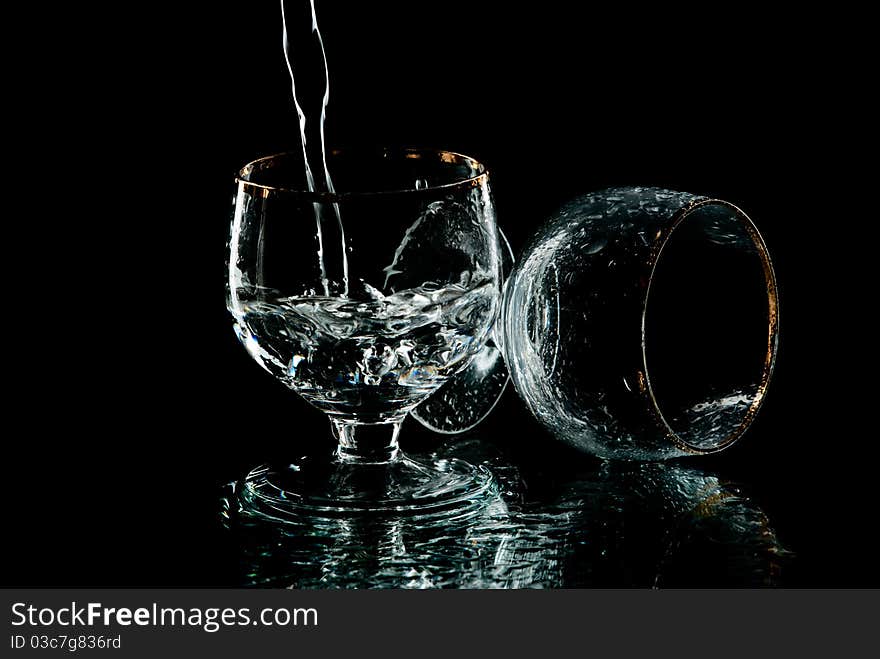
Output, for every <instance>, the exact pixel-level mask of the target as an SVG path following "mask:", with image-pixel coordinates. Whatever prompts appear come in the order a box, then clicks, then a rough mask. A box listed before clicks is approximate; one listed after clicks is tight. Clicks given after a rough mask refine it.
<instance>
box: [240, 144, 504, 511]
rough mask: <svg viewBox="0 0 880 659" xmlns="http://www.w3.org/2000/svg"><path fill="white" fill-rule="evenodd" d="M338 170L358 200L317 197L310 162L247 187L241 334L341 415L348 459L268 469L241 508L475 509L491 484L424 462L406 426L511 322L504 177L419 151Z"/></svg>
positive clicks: (341, 446) (343, 156) (338, 181)
mask: <svg viewBox="0 0 880 659" xmlns="http://www.w3.org/2000/svg"><path fill="white" fill-rule="evenodd" d="M328 169H329V171H330V172H332V174H333V179H334V182H335V187H336V189H337V190H340V191H342V192H334V193H323V192H307V191H304V188H306V185H305V175H304V168H303V162H302V158H301V156H299V155H297V154H280V155H275V156H269V157H266V158H261V159H259V160H256V161H254V162H252V163H250V164H248V165H247V166H245V167H244V168H243V169H242V170H241V171H240V173H239V175H238V177H237V180H236V184H237V194H236V199H235V207H234V213H233V219H232V226H231V233H230V240H229V253H228V281H227V306H228V309H229V311H230V313H231V314H232V317H233V319H234V321H235V331H236V333H237V335H238V337H239V339H240V340H241V343H242V344H243V345H244V347H245V348H246V349H247V350H248V352H249V353H250V355H251V356H252V357H253V358H254V360H256V361H257V363H259V364H260V365H261V366H262V367H263V368H264V369H265V370H266V371H268V372H269V373H271V374H272V375H274V376H275V377H276V378H277V379H278V380H280V381H281V382H282V383H283V384H285V385H286V386H287V387H289V388H290V389H292V390H293V391H295V392H297V393H298V394H300V395H301V396H303V398H305V399H306V400H307V401H308V402H309V403H311V404H312V405H313V406H315V407H316V408H318V409H319V410H321V411H323V412H324V413H326V414H327V415H328V416H329V418H330V422H331V424H330V425H331V428H332V432H333V435H334V437H335V439H336V443H337V446H336V450H335V453H334V454H333V455H332V457H327V458H325V457H324V456H320V455H317V456H310V457H308V458H305V459H302V460H300V461H299V462H296V463H290V462H289V461H288V462H286V463H285V465H284V467H260V468H258V469H255V470H253V471H252V472H251V473H250V474H248V476H247V477H246V478H245V479H244V480H243V481H242V482H241V483H240V487H239V498H240V501H241V505H242V506H243V508H245V509H247V510H248V511H250V512H252V513H255V514H259V515H264V516H269V517H276V518H279V519H290V518H295V519H300V518H302V517H303V516H304V515H305V516H310V515H318V516H323V515H334V514H350V513H353V512H363V511H393V512H395V513H412V514H416V515H432V514H436V513H440V512H444V511H448V510H449V509H450V508H457V507H458V506H460V505H471V504H472V503H473V502H474V501H478V500H479V499H480V497H481V495H482V494H484V493H485V492H486V491H487V490H488V489H489V488H490V487H491V475H490V474H489V473H488V471H486V470H485V469H483V468H478V467H473V466H471V465H469V464H467V463H463V462H461V461H457V460H437V461H434V462H418V461H415V460H412V459H410V458H408V457H406V456H404V455H403V454H402V453H401V452H400V450H399V448H398V441H397V440H398V434H399V432H400V424H401V423H402V421H403V420H404V418H405V417H406V415H407V414H408V413H409V412H410V411H411V410H412V409H413V408H414V407H415V406H416V405H418V404H419V403H420V402H422V401H423V400H424V399H425V398H426V397H428V396H429V395H430V394H431V393H432V392H434V391H435V390H436V389H438V388H439V387H440V386H441V385H442V384H443V383H444V382H445V381H446V380H447V379H448V378H449V377H451V376H452V375H454V374H456V373H458V372H459V371H461V370H462V369H464V368H465V367H466V366H467V365H468V364H469V362H470V361H471V359H472V358H473V356H474V355H475V354H476V353H477V352H478V351H479V350H480V348H481V347H482V346H483V344H484V343H485V342H486V339H487V338H488V336H489V331H490V328H491V327H492V323H493V322H494V320H495V316H496V313H497V309H498V306H499V297H500V295H499V279H500V260H499V246H498V237H497V228H496V225H495V212H494V207H493V203H492V198H491V194H490V191H489V183H488V173H487V171H486V169H485V167H484V166H483V165H481V164H480V163H479V162H477V161H475V160H473V159H472V158H469V157H466V156H462V155H460V154H456V153H451V152H446V151H430V150H415V149H386V150H383V151H380V152H358V151H352V152H334V153H333V154H331V156H330V158H329V160H328ZM298 439H299V440H300V441H301V440H302V438H298V437H297V436H296V433H295V432H294V433H292V435H291V438H290V441H291V454H292V455H299V454H300V453H299V452H298V451H296V449H295V443H296V442H297V441H298Z"/></svg>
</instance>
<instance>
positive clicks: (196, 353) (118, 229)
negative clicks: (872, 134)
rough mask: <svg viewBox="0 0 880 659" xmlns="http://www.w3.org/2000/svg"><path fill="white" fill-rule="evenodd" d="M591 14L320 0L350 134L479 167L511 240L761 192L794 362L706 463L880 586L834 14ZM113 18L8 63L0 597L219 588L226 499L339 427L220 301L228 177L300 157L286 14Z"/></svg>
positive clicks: (510, 398)
mask: <svg viewBox="0 0 880 659" xmlns="http://www.w3.org/2000/svg"><path fill="white" fill-rule="evenodd" d="M580 4H581V3H554V2H541V3H531V4H528V5H526V4H522V6H520V3H460V2H419V3H409V4H394V3H350V6H349V3H342V2H331V1H329V0H324V1H323V2H319V5H318V11H319V17H320V19H321V27H322V31H323V34H324V39H325V44H326V47H327V51H328V58H329V63H330V69H331V76H332V78H331V80H332V83H333V90H332V92H333V93H332V98H331V106H330V110H329V113H330V116H329V119H328V121H329V123H328V128H327V132H328V140H329V142H330V143H331V144H332V145H348V144H353V143H358V142H361V143H367V144H409V145H418V146H431V147H440V148H447V149H451V150H458V151H461V152H464V153H467V154H469V155H472V156H474V157H477V158H478V159H480V160H482V161H483V162H485V163H486V164H487V165H488V166H489V168H490V171H491V173H492V182H493V189H494V193H495V198H496V202H497V208H498V217H499V223H500V225H501V226H502V227H503V229H504V230H505V232H506V233H507V234H508V236H509V237H510V239H511V242H512V243H513V246H514V248H515V249H519V248H521V247H522V245H523V243H524V241H525V240H526V239H527V237H528V236H529V235H530V234H531V233H532V232H533V231H534V230H535V229H536V228H537V227H538V226H539V225H540V223H541V221H542V219H543V218H544V217H546V216H547V215H548V214H549V213H550V212H552V211H553V209H554V208H556V207H557V206H558V205H560V204H561V203H562V202H564V201H565V200H567V199H569V198H571V197H572V196H573V195H575V194H577V193H580V192H586V191H589V190H595V189H599V188H603V187H606V186H609V185H614V184H648V185H657V186H664V187H669V188H672V189H679V190H687V191H690V192H696V193H702V194H708V195H713V196H717V197H720V198H722V199H725V200H728V201H731V202H733V203H735V204H737V205H739V206H740V207H742V208H743V209H745V210H746V212H747V213H749V215H750V216H751V217H752V218H753V219H754V220H755V222H756V224H757V225H758V226H759V228H760V229H761V231H762V232H763V234H764V236H765V239H766V241H767V243H768V246H769V248H770V250H771V254H772V255H773V258H774V263H775V266H776V269H777V276H778V279H779V283H780V288H781V305H782V309H781V310H782V314H781V322H782V337H781V350H780V353H779V361H778V367H777V372H776V376H775V378H774V381H773V382H772V385H771V390H770V393H769V396H768V399H767V402H766V405H765V407H764V409H763V410H762V413H761V415H760V416H759V418H758V420H757V422H756V423H755V425H754V427H753V428H752V430H750V432H749V433H748V435H747V436H746V438H745V439H744V440H743V441H742V442H740V443H739V444H738V445H736V446H735V447H733V448H732V449H730V450H729V451H727V452H724V453H722V454H720V455H718V456H714V457H711V458H709V459H706V460H701V461H699V465H698V466H700V467H702V468H706V469H710V470H715V471H717V472H718V473H720V474H722V475H723V476H724V477H729V478H733V479H736V480H739V481H740V482H743V483H746V484H747V485H748V487H749V491H750V495H751V496H753V497H754V498H755V499H756V500H757V501H758V502H759V503H760V505H761V506H762V507H763V509H764V510H765V511H766V512H767V514H768V515H769V517H770V519H771V521H772V523H773V525H774V528H775V529H776V531H777V533H778V534H779V537H780V539H781V540H782V542H783V543H784V544H785V545H786V546H787V547H789V548H790V549H792V550H793V551H794V552H795V553H796V555H797V560H796V561H795V563H794V564H793V566H792V568H791V570H790V571H789V573H788V575H787V576H786V582H787V583H789V584H790V585H853V586H861V585H880V575H878V570H877V567H876V562H875V545H874V544H873V542H872V540H871V537H872V534H873V528H874V525H875V524H876V512H875V507H874V502H875V499H876V493H875V488H874V480H875V476H874V463H875V459H876V457H877V448H876V431H875V430H874V428H875V424H874V423H873V422H872V421H871V418H872V415H873V412H874V409H875V408H876V403H874V391H873V388H874V387H873V385H872V384H871V381H872V379H873V376H872V375H871V374H870V371H871V367H870V366H869V364H870V363H871V360H872V354H873V348H872V347H871V346H872V345H873V344H874V336H873V331H872V329H871V324H870V322H869V317H870V312H869V309H870V306H871V305H873V303H874V300H875V298H876V295H875V293H873V292H870V290H871V287H872V285H873V281H874V280H873V277H872V276H871V275H870V274H869V273H870V272H871V270H872V268H873V267H874V266H873V263H874V262H875V259H873V258H872V257H871V255H870V248H871V244H872V241H871V237H870V235H869V233H868V231H869V225H870V222H872V221H873V220H872V218H873V212H872V203H871V195H870V191H871V189H872V188H871V187H870V186H865V185H864V183H863V182H862V181H859V180H858V179H856V178H852V177H851V175H850V172H849V171H848V170H849V169H850V167H851V165H852V163H853V161H854V160H858V158H859V154H860V153H861V152H862V151H868V149H867V144H866V142H865V140H866V137H865V136H864V135H863V134H862V133H861V132H860V129H859V128H858V126H857V123H858V116H857V115H858V104H857V103H856V102H855V100H854V99H853V98H852V97H851V96H850V92H851V91H852V90H853V89H854V88H855V89H857V88H859V87H860V86H864V85H865V84H866V79H862V78H860V77H859V75H858V74H857V73H856V72H855V69H854V62H855V60H856V59H857V58H856V55H855V54H854V53H850V51H849V48H850V47H851V44H844V46H842V47H841V48H839V47H837V46H834V45H832V44H831V42H830V41H829V40H830V39H831V38H832V37H834V36H836V34H837V31H836V29H835V27H834V25H833V22H832V21H831V19H830V18H828V17H822V16H808V15H792V14H786V15H780V16H774V15H771V14H769V13H768V12H767V11H766V10H761V11H759V10H752V9H750V8H748V7H747V6H745V5H741V4H740V5H731V6H728V7H718V8H716V9H714V10H713V11H712V12H711V13H705V11H704V10H700V11H699V12H697V13H690V12H689V13H684V12H683V11H682V12H681V13H673V12H670V11H669V10H667V9H664V10H662V11H660V10H653V11H646V10H644V9H642V8H637V7H636V6H632V7H621V8H620V9H619V10H614V11H612V10H608V9H601V8H598V7H594V6H590V7H588V8H587V7H579V8H578V9H575V8H573V7H574V6H576V5H580ZM68 11H72V10H68ZM75 11H77V12H80V11H85V10H83V9H81V8H78V9H76V10H75ZM89 11H91V12H92V13H90V14H89V15H82V14H69V15H62V14H61V13H60V12H58V11H55V10H52V11H51V12H47V15H46V16H41V17H31V22H30V24H31V25H34V24H36V25H41V24H42V23H40V22H38V23H34V21H36V20H37V18H39V21H42V22H46V23H48V24H49V25H50V26H51V30H50V29H47V30H46V31H45V32H43V31H42V30H38V31H37V34H35V35H34V36H33V37H32V38H30V39H28V40H27V41H28V43H27V46H26V47H23V49H22V50H20V51H18V52H17V55H16V58H15V59H14V60H13V62H12V66H10V79H12V80H13V84H17V85H19V86H18V87H16V89H17V91H16V93H15V94H12V95H11V96H10V99H11V100H10V101H9V103H10V105H11V106H13V109H14V110H17V111H19V112H20V114H21V121H20V122H17V123H12V122H10V124H9V126H8V133H9V134H8V136H7V138H8V141H9V142H10V143H14V145H15V146H20V147H22V153H23V155H22V156H21V160H18V161H13V160H12V159H10V162H8V163H7V173H8V177H7V186H8V187H7V192H8V197H7V207H6V210H7V214H6V217H5V219H6V223H7V227H8V231H7V232H6V237H7V238H6V242H5V243H4V252H5V253H6V254H7V256H8V257H9V258H10V261H9V262H10V263H11V264H12V265H11V266H10V269H9V271H8V279H7V286H8V287H7V298H6V300H7V306H6V321H7V322H6V325H7V327H6V331H7V336H8V338H7V347H8V348H7V349H8V353H9V358H8V364H9V368H8V370H7V373H8V379H7V387H8V391H10V392H11V393H7V394H6V395H5V396H4V397H5V398H6V403H7V404H6V405H5V406H4V407H5V410H6V411H5V413H4V416H5V419H6V424H5V425H6V430H5V432H4V435H5V440H4V456H5V458H4V466H3V473H4V476H5V486H6V487H5V509H6V511H7V515H8V516H7V521H6V528H7V531H8V532H7V533H5V534H4V535H5V540H4V542H3V545H4V551H5V552H6V553H7V556H6V557H5V562H4V567H5V568H6V569H5V571H6V574H7V576H6V577H5V578H4V585H7V586H13V585H14V586H95V587H97V586H111V587H112V586H181V587H182V586H197V585H205V586H211V585H225V584H227V583H229V579H230V576H229V572H228V566H229V562H230V560H231V557H230V556H229V555H228V550H227V549H224V548H223V547H224V545H223V542H222V533H221V532H220V530H219V529H218V527H217V524H216V516H217V509H218V505H217V499H218V496H219V487H220V485H221V484H223V483H225V482H227V481H230V480H232V479H234V478H235V477H237V476H240V475H242V473H244V472H245V471H246V470H247V468H249V467H251V466H253V465H255V464H258V463H259V462H261V461H262V460H263V459H264V458H266V457H268V456H271V455H274V454H276V453H277V452H279V451H284V450H290V449H289V447H295V446H297V442H301V441H302V438H304V437H309V436H315V435H319V434H320V435H323V434H324V433H325V432H326V427H325V425H326V422H325V421H324V419H323V418H322V417H321V415H320V414H319V413H318V412H317V411H314V410H312V409H311V408H309V407H308V406H307V405H306V404H305V403H304V402H303V401H302V400H300V399H299V398H298V397H297V396H295V395H294V394H292V393H290V392H288V391H287V390H285V389H284V388H283V387H282V386H281V385H280V384H278V383H277V382H275V381H273V380H272V379H271V378H270V377H269V376H268V375H267V374H265V373H263V372H261V371H260V370H259V369H258V368H257V367H256V366H255V365H254V364H253V363H252V362H251V360H250V358H249V357H248V356H247V354H246V353H245V351H244V350H242V349H241V348H240V346H239V345H238V344H237V341H236V339H235V337H234V335H233V332H232V329H231V322H230V319H229V318H228V315H227V313H226V311H225V308H224V252H225V241H226V232H227V228H228V220H229V211H230V200H231V195H232V192H233V184H232V181H233V175H234V173H235V171H236V169H237V168H238V167H239V166H241V165H242V164H244V163H245V162H247V161H248V160H251V159H253V158H255V157H257V156H260V155H265V154H268V153H274V152H277V151H281V150H285V149H289V148H296V147H297V144H298V142H297V140H298V132H297V126H296V120H295V114H294V113H293V109H292V105H291V103H290V99H289V84H288V78H287V73H286V70H285V68H284V63H283V59H282V52H281V23H280V16H279V12H278V7H277V4H276V3H274V2H266V3H262V2H261V3H244V2H242V3H237V4H227V5H224V4H221V3H210V4H207V3H206V5H205V8H204V9H203V10H199V11H197V10H195V9H183V8H181V7H175V6H159V5H155V4H149V5H142V6H140V7H139V8H137V9H134V8H127V9H118V8H117V9H108V10H97V9H92V10H89ZM46 57H48V61H47V60H44V59H42V58H46ZM863 380H864V381H865V383H864V384H863V383H862V382H863ZM502 406H503V407H502V408H501V412H500V413H499V412H496V414H494V415H493V416H492V417H491V418H490V420H489V421H488V422H487V423H486V424H485V425H484V426H482V427H481V429H480V433H481V434H482V435H485V436H488V437H490V438H491V441H493V442H496V443H499V444H501V443H503V444H505V445H510V446H512V447H514V450H516V451H519V452H520V453H521V454H523V455H527V456H534V459H536V460H542V461H544V464H546V465H548V466H549V469H546V470H545V471H548V472H550V473H552V466H553V464H554V463H557V462H558V463H559V464H570V463H572V462H578V461H589V460H591V458H589V457H586V456H580V455H578V454H576V453H575V452H573V451H570V450H569V449H567V448H565V447H563V446H561V445H559V444H558V443H556V442H554V441H553V440H552V439H550V438H549V437H547V436H546V435H545V434H544V433H543V431H542V430H541V429H540V428H539V426H537V424H536V423H535V422H533V421H532V420H531V419H530V417H529V416H528V414H527V412H526V411H525V410H524V408H523V407H522V405H521V404H520V403H519V401H518V400H517V399H516V397H515V395H513V393H512V392H508V395H507V396H506V398H505V400H504V401H503V403H502ZM404 433H405V434H404V435H403V442H404V447H406V446H407V444H406V442H407V441H410V442H412V444H413V445H417V444H419V443H420V442H421V443H423V444H424V443H430V442H431V441H433V440H432V438H431V436H430V435H429V434H427V433H426V432H424V431H422V430H421V429H420V428H419V427H418V426H417V425H416V424H415V423H414V422H412V421H408V422H407V424H406V425H405V429H404Z"/></svg>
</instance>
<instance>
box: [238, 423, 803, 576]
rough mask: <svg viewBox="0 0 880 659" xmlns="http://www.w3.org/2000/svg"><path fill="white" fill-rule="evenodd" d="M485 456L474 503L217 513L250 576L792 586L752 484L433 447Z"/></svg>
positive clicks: (681, 468) (474, 445)
mask: <svg viewBox="0 0 880 659" xmlns="http://www.w3.org/2000/svg"><path fill="white" fill-rule="evenodd" d="M436 452H437V454H439V455H442V456H444V457H456V458H461V459H465V460H467V461H469V462H471V463H472V464H482V465H485V466H486V467H487V468H488V469H489V470H491V472H492V473H493V474H494V476H495V478H496V488H495V491H494V492H493V493H492V495H491V496H489V497H488V498H487V499H486V500H485V504H484V505H483V506H481V507H477V508H476V509H468V510H466V511H463V512H460V513H458V514H453V515H450V516H447V517H443V518H433V519H430V520H423V519H418V518H413V517H405V516H394V515H388V514H386V515H350V516H338V517H336V518H333V519H323V520H312V521H310V522H303V523H298V524H292V523H284V524H282V523H277V522H273V521H269V520H264V519H261V518H258V517H254V516H251V515H248V514H242V512H241V511H240V510H239V509H238V506H237V505H236V501H237V499H236V497H235V496H234V486H229V487H228V488H227V489H226V491H225V496H224V498H223V499H222V502H221V503H222V511H221V518H222V520H223V524H224V526H225V528H226V534H227V535H226V538H227V540H229V541H230V542H231V544H232V546H233V548H234V551H233V552H232V553H233V556H234V560H235V561H236V563H237V571H236V572H237V579H238V583H239V584H241V585H251V586H271V587H290V588H577V587H591V586H614V587H679V586H736V587H740V586H774V585H784V583H785V572H786V568H787V566H788V565H789V564H790V563H791V562H792V561H793V558H794V555H793V553H792V552H791V551H789V550H788V549H787V548H786V547H784V546H783V545H782V543H781V542H780V541H779V540H778V538H777V535H776V533H775V531H774V529H773V525H772V521H771V520H770V519H769V518H768V516H767V515H766V514H765V513H764V512H763V511H762V510H761V508H760V507H759V506H758V505H757V504H756V503H755V502H754V501H753V500H752V499H750V497H749V496H748V495H747V494H746V493H745V492H744V489H743V487H742V486H740V485H738V484H737V483H735V482H727V481H726V480H725V479H723V478H721V477H719V476H718V475H717V474H714V473H712V472H711V471H703V470H700V469H698V468H695V467H693V466H691V464H690V463H689V464H677V463H645V464H637V463H636V464H625V463H620V464H618V463H603V462H599V461H584V462H583V463H580V462H576V463H575V464H574V466H568V467H567V468H565V469H560V470H558V471H559V472H560V473H556V474H550V473H544V472H543V471H542V469H543V467H541V466H538V467H535V466H534V465H529V464H527V463H523V462H522V461H521V460H517V459H516V457H515V456H511V455H507V454H505V453H504V452H503V451H502V450H500V449H499V447H498V446H496V445H493V444H492V443H491V442H485V441H480V440H478V439H471V438H464V439H460V440H458V441H456V442H450V443H449V444H447V445H445V446H440V447H438V448H437V451H436Z"/></svg>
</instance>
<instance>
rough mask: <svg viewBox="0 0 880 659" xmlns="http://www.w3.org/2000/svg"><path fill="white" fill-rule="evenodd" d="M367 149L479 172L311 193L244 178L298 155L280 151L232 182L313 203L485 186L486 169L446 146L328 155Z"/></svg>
mask: <svg viewBox="0 0 880 659" xmlns="http://www.w3.org/2000/svg"><path fill="white" fill-rule="evenodd" d="M360 151H363V152H366V153H370V152H372V153H374V154H376V155H379V156H388V154H390V153H399V154H401V155H402V157H403V158H404V159H420V158H422V157H424V156H425V155H431V156H437V157H439V159H440V160H441V161H443V162H447V163H450V164H455V163H459V162H461V163H466V164H468V165H469V166H470V167H471V168H473V169H474V170H476V171H478V172H479V173H478V174H475V175H473V176H469V177H463V178H459V179H457V180H453V181H451V182H449V183H442V184H439V185H429V186H428V187H425V188H403V189H400V190H371V191H361V192H345V191H342V192H339V191H337V192H311V191H309V190H302V189H299V188H292V187H286V186H279V185H269V184H266V183H257V182H255V181H249V180H248V179H247V177H248V176H250V175H251V174H252V172H253V170H254V168H255V167H256V166H258V165H259V164H261V163H265V162H268V161H271V160H276V159H279V158H282V157H286V156H291V155H296V156H297V157H299V155H300V154H299V153H298V152H295V151H281V152H279V153H274V154H271V155H268V156H262V157H260V158H256V159H254V160H252V161H250V162H248V163H247V164H245V165H244V166H243V167H241V168H240V169H239V170H238V172H237V174H236V176H235V183H236V185H238V186H243V187H252V188H257V189H260V190H264V191H267V192H280V193H284V194H288V195H293V196H296V197H299V198H302V199H304V200H307V201H313V202H322V203H335V202H339V201H343V200H350V199H364V198H370V197H379V196H392V195H426V194H432V193H436V192H437V191H447V190H458V189H468V188H476V187H479V186H481V185H484V184H485V183H486V182H487V181H488V180H489V169H488V168H487V167H486V166H485V165H484V164H483V163H482V162H480V161H479V160H477V159H476V158H472V157H471V156H467V155H464V154H462V153H458V152H457V151H449V150H446V149H433V148H427V147H379V148H377V149H370V148H345V149H331V150H330V155H333V156H336V155H340V154H343V153H350V152H360Z"/></svg>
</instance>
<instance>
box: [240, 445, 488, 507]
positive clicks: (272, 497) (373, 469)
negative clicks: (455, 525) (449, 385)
mask: <svg viewBox="0 0 880 659" xmlns="http://www.w3.org/2000/svg"><path fill="white" fill-rule="evenodd" d="M494 488H495V485H494V479H493V478H492V474H491V473H490V472H489V470H488V469H486V468H485V467H483V466H476V467H475V466H473V465H471V464H469V463H467V462H464V461H462V460H455V459H445V460H444V459H439V460H425V461H421V460H413V459H411V458H409V457H406V456H404V455H402V454H401V455H399V456H398V457H397V458H396V459H394V460H392V461H390V462H386V463H378V464H369V463H368V464H364V463H348V462H344V461H340V460H338V459H336V458H334V457H329V456H327V457H317V458H303V459H302V460H300V461H298V462H297V463H293V464H288V465H284V466H277V465H273V466H268V465H264V466H261V467H257V468H256V469H254V470H252V471H251V472H250V473H249V474H248V475H247V476H246V477H245V478H244V479H243V480H241V481H239V482H238V483H237V485H236V498H237V500H238V507H239V512H240V513H241V514H244V515H252V516H256V517H261V518H268V519H274V520H277V521H282V522H294V523H295V522H303V521H307V520H308V519H311V518H316V517H317V518H327V517H340V516H350V515H358V514H370V515H376V514H379V515H381V514H390V515H395V516H404V515H405V516H413V517H425V518H428V517H445V516H455V515H459V514H461V513H466V512H469V511H473V510H475V509H478V508H480V507H482V506H483V505H484V503H485V502H486V501H488V500H490V499H491V498H492V494H493V492H494Z"/></svg>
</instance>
